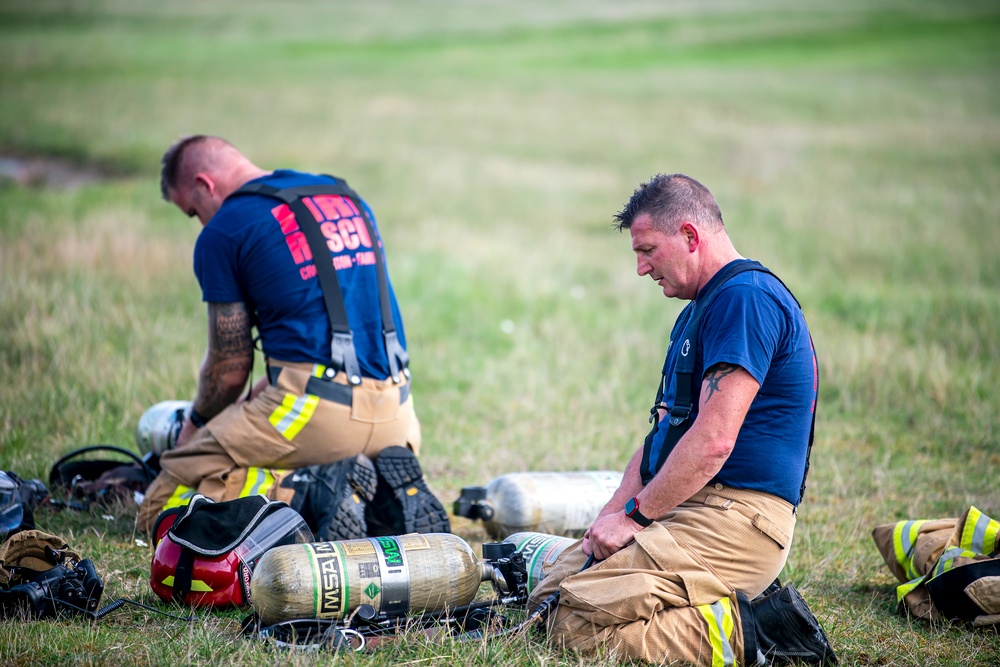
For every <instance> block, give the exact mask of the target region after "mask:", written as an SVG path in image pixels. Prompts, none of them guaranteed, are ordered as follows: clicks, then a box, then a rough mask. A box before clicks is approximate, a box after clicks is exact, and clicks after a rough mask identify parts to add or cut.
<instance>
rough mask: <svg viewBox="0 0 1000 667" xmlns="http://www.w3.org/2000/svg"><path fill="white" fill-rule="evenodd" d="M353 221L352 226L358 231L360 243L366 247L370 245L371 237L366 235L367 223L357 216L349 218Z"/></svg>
mask: <svg viewBox="0 0 1000 667" xmlns="http://www.w3.org/2000/svg"><path fill="white" fill-rule="evenodd" d="M351 221H352V222H353V223H354V228H355V229H356V230H357V231H358V238H359V239H361V245H363V246H364V247H366V248H371V247H372V237H371V236H369V235H368V225H366V224H365V221H364V220H363V219H361V218H360V217H358V216H355V217H354V218H352V219H351Z"/></svg>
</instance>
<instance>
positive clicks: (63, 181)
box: [0, 151, 125, 190]
mask: <svg viewBox="0 0 1000 667" xmlns="http://www.w3.org/2000/svg"><path fill="white" fill-rule="evenodd" d="M124 176H125V174H123V173H121V172H120V171H115V170H112V169H109V168H107V167H105V166H102V165H98V164H87V163H81V162H78V161H74V160H70V159H67V158H60V157H52V156H47V155H13V154H9V153H4V152H2V151H0V187H3V186H16V187H23V188H51V189H55V190H75V189H77V188H80V187H83V186H85V185H90V184H92V183H99V182H103V181H110V180H116V179H120V178H124Z"/></svg>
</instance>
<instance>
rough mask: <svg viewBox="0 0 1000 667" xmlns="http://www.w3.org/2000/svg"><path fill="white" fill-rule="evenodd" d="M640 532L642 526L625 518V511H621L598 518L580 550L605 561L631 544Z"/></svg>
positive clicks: (588, 531) (589, 529) (587, 533)
mask: <svg viewBox="0 0 1000 667" xmlns="http://www.w3.org/2000/svg"><path fill="white" fill-rule="evenodd" d="M640 530H642V526H640V525H639V524H637V523H636V522H635V521H633V520H632V519H630V518H629V517H627V516H625V511H624V510H620V511H618V512H615V513H613V514H607V515H605V516H603V517H600V518H598V519H597V520H596V521H595V522H594V523H593V525H591V526H590V528H588V529H587V532H586V533H585V534H584V536H583V544H582V545H581V546H580V548H581V549H583V553H585V554H587V555H588V556H589V555H591V554H593V555H594V558H596V559H597V560H604V559H606V558H610V557H611V555H612V554H614V553H616V552H617V551H619V550H620V549H622V548H624V547H627V546H628V545H629V544H631V543H632V541H633V540H634V539H635V534H636V533H638V532H639V531H640Z"/></svg>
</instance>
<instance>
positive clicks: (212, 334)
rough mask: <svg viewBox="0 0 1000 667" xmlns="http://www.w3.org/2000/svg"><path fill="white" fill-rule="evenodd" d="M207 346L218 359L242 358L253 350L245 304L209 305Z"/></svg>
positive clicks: (248, 316)
mask: <svg viewBox="0 0 1000 667" xmlns="http://www.w3.org/2000/svg"><path fill="white" fill-rule="evenodd" d="M208 345H209V349H210V350H211V351H212V352H213V353H214V354H215V355H216V356H219V357H231V356H234V355H239V356H242V355H244V354H246V353H247V351H249V350H252V349H253V339H252V338H251V334H250V314H249V313H248V312H247V307H246V305H245V304H242V303H213V304H209V308H208Z"/></svg>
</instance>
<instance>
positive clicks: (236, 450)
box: [138, 360, 420, 533]
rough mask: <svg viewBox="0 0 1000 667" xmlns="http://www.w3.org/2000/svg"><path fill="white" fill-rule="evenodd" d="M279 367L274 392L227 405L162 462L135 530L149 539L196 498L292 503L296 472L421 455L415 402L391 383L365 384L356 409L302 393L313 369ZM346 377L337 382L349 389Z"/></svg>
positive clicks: (354, 398) (269, 390)
mask: <svg viewBox="0 0 1000 667" xmlns="http://www.w3.org/2000/svg"><path fill="white" fill-rule="evenodd" d="M269 365H270V366H272V367H274V366H277V367H281V373H280V375H279V376H278V378H277V382H276V384H271V385H269V386H267V387H266V388H265V389H264V390H263V391H262V392H261V393H260V394H259V395H258V396H257V397H255V398H254V399H253V400H250V401H245V402H242V403H238V404H234V405H230V406H229V407H227V408H226V409H225V410H223V411H222V412H221V413H220V414H218V415H217V416H216V417H215V418H213V419H212V420H211V421H210V422H209V423H208V424H206V425H205V427H204V428H201V429H199V430H198V431H197V433H195V435H194V437H192V439H191V440H190V441H188V442H187V443H186V444H185V445H184V446H183V447H181V448H180V449H173V450H170V451H167V452H164V454H163V455H162V456H161V457H160V467H161V472H160V474H159V476H158V477H157V478H156V479H155V480H154V481H153V483H152V484H151V485H150V486H149V488H148V489H147V490H146V497H145V499H144V500H143V503H142V505H141V506H140V508H139V517H138V527H139V529H140V530H142V531H144V532H146V533H149V532H150V531H151V530H152V527H153V523H154V522H155V521H156V517H157V516H158V515H159V513H160V512H161V511H162V510H164V509H168V508H170V507H177V506H180V505H185V504H187V503H188V501H189V500H190V498H191V497H192V496H193V495H194V494H195V493H201V494H203V495H205V496H207V497H209V498H211V499H212V500H216V501H222V500H232V499H234V498H239V497H242V496H248V495H265V496H267V497H269V498H272V499H276V500H283V501H285V502H288V501H290V500H291V496H292V495H293V491H292V490H291V489H288V488H281V480H282V479H283V478H284V477H285V476H286V475H287V474H288V473H289V472H291V471H292V470H294V469H295V468H301V467H304V466H309V465H319V464H326V463H333V462H335V461H339V460H340V459H343V458H346V457H349V456H356V455H358V454H365V455H367V456H369V457H372V458H374V457H375V456H377V455H378V453H379V452H380V451H382V450H383V449H385V448H386V447H389V446H391V445H408V446H409V447H410V449H412V450H413V452H414V453H415V454H419V450H420V422H419V421H418V420H417V416H416V413H415V412H414V410H413V397H412V396H407V397H406V400H405V401H402V402H400V396H401V394H400V388H401V386H402V385H396V384H394V383H393V382H392V380H371V379H368V378H364V379H362V381H361V385H360V386H358V387H354V389H353V394H352V404H351V405H349V406H348V405H341V404H340V403H336V402H333V401H328V400H324V399H321V398H318V397H316V396H312V395H310V394H307V393H306V392H305V387H306V383H307V382H308V381H309V378H310V377H313V376H314V374H315V373H317V367H316V366H314V365H313V364H303V363H289V362H281V361H274V360H272V361H271V362H270V363H269ZM343 375H344V374H343V373H340V374H338V375H337V377H336V378H334V380H332V382H337V383H339V384H344V383H345V382H346V381H345V380H344V379H343Z"/></svg>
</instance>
